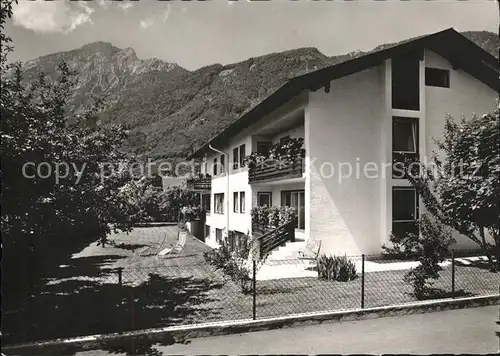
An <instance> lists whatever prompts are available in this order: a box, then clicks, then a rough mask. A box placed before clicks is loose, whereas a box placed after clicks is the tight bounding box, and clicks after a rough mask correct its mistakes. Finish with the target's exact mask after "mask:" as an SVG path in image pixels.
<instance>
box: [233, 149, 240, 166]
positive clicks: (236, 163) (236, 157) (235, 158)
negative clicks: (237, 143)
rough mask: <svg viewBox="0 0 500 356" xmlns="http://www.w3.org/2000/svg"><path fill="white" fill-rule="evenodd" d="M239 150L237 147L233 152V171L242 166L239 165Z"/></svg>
mask: <svg viewBox="0 0 500 356" xmlns="http://www.w3.org/2000/svg"><path fill="white" fill-rule="evenodd" d="M239 158H240V157H239V149H238V147H236V148H235V149H234V150H233V169H238V168H239V167H240V164H239Z"/></svg>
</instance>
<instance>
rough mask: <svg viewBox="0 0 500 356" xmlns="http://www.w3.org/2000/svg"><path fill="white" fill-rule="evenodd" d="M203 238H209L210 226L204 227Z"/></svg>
mask: <svg viewBox="0 0 500 356" xmlns="http://www.w3.org/2000/svg"><path fill="white" fill-rule="evenodd" d="M205 237H210V225H205Z"/></svg>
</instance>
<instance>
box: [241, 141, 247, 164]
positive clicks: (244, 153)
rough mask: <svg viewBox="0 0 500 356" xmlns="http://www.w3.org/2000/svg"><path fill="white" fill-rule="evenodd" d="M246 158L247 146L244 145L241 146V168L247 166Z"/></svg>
mask: <svg viewBox="0 0 500 356" xmlns="http://www.w3.org/2000/svg"><path fill="white" fill-rule="evenodd" d="M245 157H246V151H245V144H243V145H241V146H240V168H241V167H244V166H245Z"/></svg>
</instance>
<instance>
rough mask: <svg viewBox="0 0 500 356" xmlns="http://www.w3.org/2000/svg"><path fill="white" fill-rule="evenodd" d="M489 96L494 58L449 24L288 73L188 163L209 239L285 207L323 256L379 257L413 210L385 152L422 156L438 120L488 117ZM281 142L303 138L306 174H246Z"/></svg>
mask: <svg viewBox="0 0 500 356" xmlns="http://www.w3.org/2000/svg"><path fill="white" fill-rule="evenodd" d="M499 89H500V80H499V68H498V60H497V59H495V58H494V57H493V56H491V55H490V54H488V53H487V52H485V51H484V50H482V49H481V48H479V47H478V46H476V45H475V44H474V43H472V42H470V41H469V40H468V39H466V38H465V37H463V36H462V35H461V34H459V33H458V32H456V31H455V30H453V29H448V30H445V31H441V32H438V33H435V34H432V35H428V36H424V37H420V38H418V39H414V40H410V41H408V42H405V43H403V44H400V45H397V46H394V47H391V48H388V49H384V50H381V51H377V52H373V53H370V54H368V55H364V56H362V57H358V58H355V59H352V60H349V61H346V62H342V63H339V64H336V65H333V66H330V67H327V68H324V69H321V70H317V71H315V72H311V73H308V74H305V75H302V76H299V77H296V78H293V79H291V80H289V81H288V82H287V83H286V84H284V85H283V86H282V87H280V88H279V89H278V90H277V91H275V92H274V93H273V94H272V95H270V96H269V97H268V98H266V99H265V100H264V101H262V102H261V103H260V104H258V105H257V106H256V107H254V108H253V109H252V110H250V111H249V112H247V113H246V114H244V115H243V116H242V117H241V118H240V119H239V120H237V121H236V122H235V123H234V124H232V125H230V126H229V127H228V128H227V129H226V130H224V131H223V132H222V133H220V134H219V135H217V136H216V137H215V138H213V139H212V140H211V141H210V142H209V143H207V144H205V145H204V146H203V147H201V148H200V149H199V150H198V151H196V152H195V153H194V154H193V155H191V156H190V158H189V159H197V160H202V161H203V162H204V163H203V164H202V173H209V174H211V175H212V180H211V190H210V191H209V192H208V191H207V192H206V194H207V195H206V196H205V197H204V202H205V204H206V206H208V205H210V214H209V215H208V216H207V220H206V224H207V229H206V231H207V234H208V235H209V237H210V238H211V239H215V238H216V237H220V236H222V234H223V231H224V230H225V229H226V228H227V227H228V230H230V231H236V232H241V233H247V232H251V216H250V210H251V209H252V207H255V206H257V205H261V204H269V203H271V204H272V205H285V204H287V205H292V206H294V207H295V208H296V209H297V210H298V216H299V219H298V220H299V221H298V226H297V229H298V230H297V234H298V235H299V236H300V235H302V236H303V238H304V239H305V240H307V239H315V240H321V242H322V247H321V250H322V251H321V252H322V253H331V254H342V255H343V254H347V255H357V254H361V253H365V254H377V253H380V251H381V245H382V244H384V243H387V242H388V239H389V236H390V233H391V231H393V229H394V230H395V231H396V230H398V229H402V230H405V229H407V228H409V227H411V225H412V223H414V221H415V220H416V219H417V218H418V216H419V211H422V208H423V207H422V206H421V203H418V199H417V198H416V195H415V191H414V190H413V189H412V188H410V187H409V183H408V181H407V180H405V179H395V178H393V175H392V167H391V162H392V159H393V155H394V154H397V153H398V152H405V153H406V154H411V153H416V154H419V155H420V159H423V157H430V156H431V152H432V151H433V149H435V148H436V147H435V144H434V141H433V139H434V138H437V139H439V138H440V137H441V136H442V133H443V129H444V121H445V117H446V115H447V114H450V115H452V116H454V117H457V118H459V117H460V116H461V115H464V116H465V117H469V118H470V117H471V116H472V115H473V114H476V115H481V114H483V113H486V112H489V111H490V110H491V109H492V108H493V107H494V105H495V101H496V100H497V99H498V90H499ZM287 136H288V137H303V138H304V148H305V165H304V169H300V168H299V169H298V170H297V169H296V170H293V171H287V172H285V173H283V174H282V173H280V172H277V174H276V175H274V176H273V177H271V178H269V179H260V178H262V177H263V176H262V175H260V176H259V174H257V173H255V172H254V173H252V172H250V173H249V169H248V168H247V167H245V166H244V165H243V164H242V161H243V157H244V156H246V155H248V154H250V153H251V152H254V151H257V150H261V149H265V147H266V145H268V144H270V143H276V142H279V141H280V140H282V139H283V138H285V139H286V137H287ZM221 161H222V162H221ZM214 163H217V165H215V168H214ZM221 163H222V165H223V166H224V168H222V169H221ZM349 166H350V167H351V175H350V176H349V177H348V173H349V168H348V167H349ZM226 167H228V170H229V175H227V174H226V173H225V171H226V169H227V168H226ZM228 178H229V181H228ZM208 194H210V195H208ZM419 208H420V209H419ZM228 225H229V226H228ZM472 247H474V245H473V244H472V242H470V241H469V240H468V239H466V238H463V237H462V238H459V239H458V248H472Z"/></svg>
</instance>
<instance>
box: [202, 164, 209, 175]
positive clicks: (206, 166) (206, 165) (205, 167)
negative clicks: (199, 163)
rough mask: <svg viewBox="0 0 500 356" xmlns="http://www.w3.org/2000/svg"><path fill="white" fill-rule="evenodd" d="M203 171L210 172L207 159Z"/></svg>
mask: <svg viewBox="0 0 500 356" xmlns="http://www.w3.org/2000/svg"><path fill="white" fill-rule="evenodd" d="M203 173H205V174H209V173H208V162H206V161H205V163H203Z"/></svg>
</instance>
